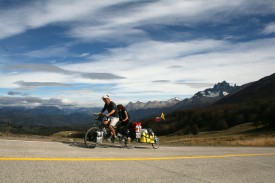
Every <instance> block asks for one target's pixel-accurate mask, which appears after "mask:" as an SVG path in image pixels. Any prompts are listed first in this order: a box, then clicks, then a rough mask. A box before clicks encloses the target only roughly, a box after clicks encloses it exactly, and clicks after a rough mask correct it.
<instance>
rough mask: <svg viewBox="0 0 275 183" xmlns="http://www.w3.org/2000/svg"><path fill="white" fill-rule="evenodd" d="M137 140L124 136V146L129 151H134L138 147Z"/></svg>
mask: <svg viewBox="0 0 275 183" xmlns="http://www.w3.org/2000/svg"><path fill="white" fill-rule="evenodd" d="M136 143H137V140H136V139H131V138H130V137H126V136H124V144H125V146H126V147H127V148H128V149H133V148H135V147H136Z"/></svg>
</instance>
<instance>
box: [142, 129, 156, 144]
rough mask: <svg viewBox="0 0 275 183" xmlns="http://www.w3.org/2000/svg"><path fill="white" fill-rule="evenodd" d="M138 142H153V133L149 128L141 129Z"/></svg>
mask: <svg viewBox="0 0 275 183" xmlns="http://www.w3.org/2000/svg"><path fill="white" fill-rule="evenodd" d="M140 142H144V143H149V144H154V143H155V135H154V133H153V131H152V129H151V128H148V129H141V138H140Z"/></svg>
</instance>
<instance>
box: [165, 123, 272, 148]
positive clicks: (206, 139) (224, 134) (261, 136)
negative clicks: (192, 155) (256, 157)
mask: <svg viewBox="0 0 275 183" xmlns="http://www.w3.org/2000/svg"><path fill="white" fill-rule="evenodd" d="M263 128H264V126H261V127H259V128H258V129H257V130H255V127H254V126H253V124H252V123H246V124H242V125H239V126H235V127H233V128H230V129H227V130H224V131H215V132H202V133H200V134H199V135H197V136H193V135H174V136H162V137H160V140H161V143H162V144H167V145H211V146H268V147H274V146H275V132H274V131H265V130H264V131H263V130H261V129H263Z"/></svg>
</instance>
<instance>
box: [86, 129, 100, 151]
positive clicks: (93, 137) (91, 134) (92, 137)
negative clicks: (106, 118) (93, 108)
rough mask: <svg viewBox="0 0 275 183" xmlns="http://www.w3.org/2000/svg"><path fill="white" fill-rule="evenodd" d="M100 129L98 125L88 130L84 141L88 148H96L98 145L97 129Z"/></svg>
mask: <svg viewBox="0 0 275 183" xmlns="http://www.w3.org/2000/svg"><path fill="white" fill-rule="evenodd" d="M98 130H99V128H98V127H92V128H90V129H89V130H87V132H86V134H85V137H84V142H85V145H86V147H88V148H95V147H96V141H97V131H98Z"/></svg>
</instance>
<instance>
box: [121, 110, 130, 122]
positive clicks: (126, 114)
mask: <svg viewBox="0 0 275 183" xmlns="http://www.w3.org/2000/svg"><path fill="white" fill-rule="evenodd" d="M124 113H125V118H124V119H123V120H122V121H123V122H125V121H127V120H128V119H129V117H128V113H127V112H126V111H124Z"/></svg>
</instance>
